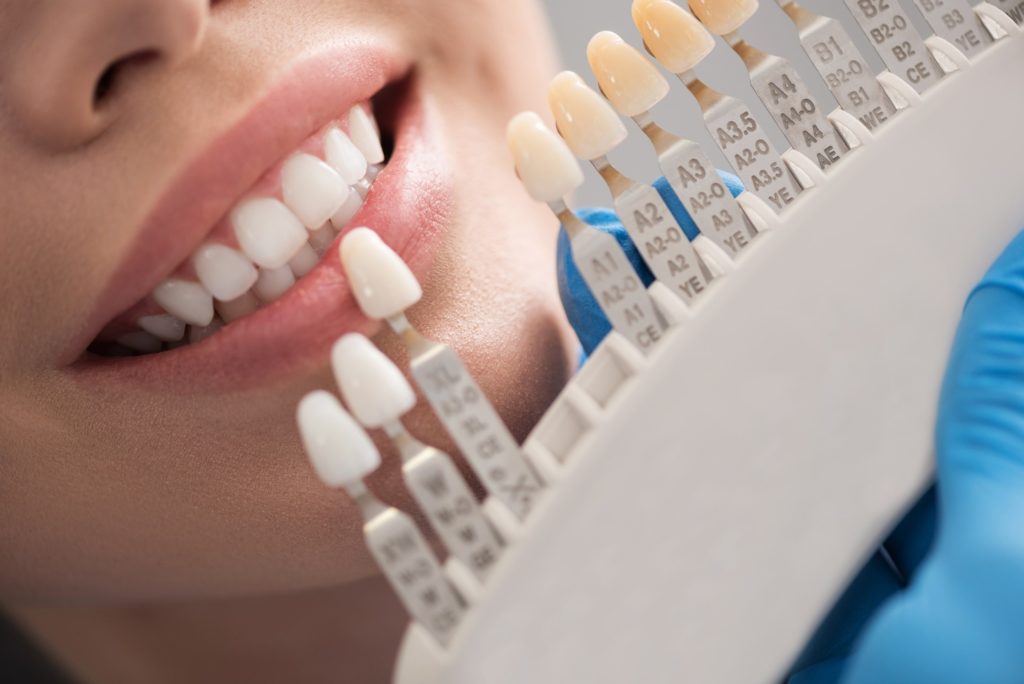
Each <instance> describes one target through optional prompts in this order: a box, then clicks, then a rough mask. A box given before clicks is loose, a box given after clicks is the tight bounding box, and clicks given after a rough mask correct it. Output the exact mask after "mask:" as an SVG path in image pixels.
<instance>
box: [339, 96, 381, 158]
mask: <svg viewBox="0 0 1024 684" xmlns="http://www.w3.org/2000/svg"><path fill="white" fill-rule="evenodd" d="M371 116H372V115H371V114H369V113H368V112H367V111H366V110H365V109H363V107H362V106H361V105H356V106H355V107H353V108H352V109H351V110H350V111H349V113H348V134H349V136H350V137H351V138H352V142H353V143H354V144H355V146H356V147H357V148H359V151H360V152H362V153H363V157H364V158H365V159H366V161H367V162H368V163H370V164H380V163H381V162H383V161H384V148H382V147H381V145H380V129H379V128H378V127H377V122H376V121H374V120H373V118H371Z"/></svg>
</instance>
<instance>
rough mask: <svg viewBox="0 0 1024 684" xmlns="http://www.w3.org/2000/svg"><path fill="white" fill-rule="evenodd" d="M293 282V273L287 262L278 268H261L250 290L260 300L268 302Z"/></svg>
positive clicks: (286, 289) (278, 295)
mask: <svg viewBox="0 0 1024 684" xmlns="http://www.w3.org/2000/svg"><path fill="white" fill-rule="evenodd" d="M294 284H295V275H294V274H293V273H292V269H291V268H289V267H288V265H287V264H285V265H284V266H281V267H280V268H261V269H260V275H259V277H258V278H257V279H256V284H255V285H253V286H252V291H253V292H254V293H255V294H256V296H257V297H259V299H260V301H261V302H264V303H270V302H272V301H274V300H275V299H277V298H278V297H280V296H281V295H283V294H284V293H285V292H287V291H288V288H290V287H291V286H292V285H294Z"/></svg>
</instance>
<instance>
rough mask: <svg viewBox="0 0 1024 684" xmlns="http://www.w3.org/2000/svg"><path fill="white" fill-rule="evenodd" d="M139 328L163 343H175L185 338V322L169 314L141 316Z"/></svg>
mask: <svg viewBox="0 0 1024 684" xmlns="http://www.w3.org/2000/svg"><path fill="white" fill-rule="evenodd" d="M138 324H139V327H140V328H142V329H143V330H145V331H146V332H148V333H149V334H150V335H152V336H154V337H156V338H157V339H161V340H163V341H164V342H177V341H178V340H180V339H181V338H183V337H184V336H185V321H183V320H181V319H180V318H177V317H175V316H172V315H170V314H154V315H152V316H143V317H142V318H140V319H139V320H138Z"/></svg>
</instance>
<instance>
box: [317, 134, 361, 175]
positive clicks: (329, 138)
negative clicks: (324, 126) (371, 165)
mask: <svg viewBox="0 0 1024 684" xmlns="http://www.w3.org/2000/svg"><path fill="white" fill-rule="evenodd" d="M324 157H325V158H326V159H327V163H328V164H330V165H331V168H333V169H334V170H335V171H337V172H338V175H339V176H341V178H342V180H344V181H345V183H347V184H348V185H355V184H356V183H357V182H358V181H360V180H362V179H363V177H364V176H365V175H366V170H367V164H366V157H364V156H363V153H362V152H360V151H359V148H358V147H356V146H355V144H354V143H353V142H352V139H351V138H349V137H348V136H347V135H345V132H344V131H342V130H341V129H340V128H332V129H331V130H329V131H327V135H326V136H325V137H324Z"/></svg>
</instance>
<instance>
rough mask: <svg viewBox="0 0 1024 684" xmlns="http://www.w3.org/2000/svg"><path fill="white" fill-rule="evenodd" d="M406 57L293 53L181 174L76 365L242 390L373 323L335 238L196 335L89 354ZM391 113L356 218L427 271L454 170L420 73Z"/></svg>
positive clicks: (80, 369)
mask: <svg viewBox="0 0 1024 684" xmlns="http://www.w3.org/2000/svg"><path fill="white" fill-rule="evenodd" d="M408 69H409V65H408V64H403V63H402V61H401V60H399V59H397V58H395V57H394V56H390V55H388V54H386V53H383V52H382V51H380V50H374V49H370V48H368V47H365V46H364V47H362V48H360V47H354V48H353V47H348V48H346V50H345V51H344V52H333V53H321V54H318V55H314V56H311V57H307V58H305V59H302V60H300V61H298V62H297V63H295V64H294V65H293V66H292V68H290V69H289V70H288V71H287V74H286V77H285V78H283V79H280V80H279V81H278V82H277V85H276V86H275V87H274V88H273V89H272V90H271V91H270V93H269V94H268V95H267V96H266V97H264V98H263V99H261V100H260V101H259V102H258V103H257V104H256V106H255V107H254V108H253V109H252V110H251V111H250V112H249V113H248V114H247V115H246V116H245V117H244V118H243V119H242V120H241V121H240V122H239V123H237V124H236V125H235V126H233V127H232V128H231V129H230V130H228V131H227V132H226V133H224V134H223V135H221V136H220V137H219V138H217V139H216V140H215V141H214V142H213V143H212V144H211V145H209V146H208V147H207V148H206V149H205V150H204V151H203V152H202V153H201V154H200V155H199V157H198V158H197V159H196V160H195V161H194V162H192V163H191V164H190V165H189V166H188V167H187V168H186V169H185V171H184V172H183V173H182V174H181V175H180V176H179V178H178V179H177V180H176V181H175V182H174V183H172V184H171V187H170V189H169V190H168V191H167V192H166V193H165V194H164V195H163V197H162V199H161V200H160V201H159V202H158V204H157V206H156V209H155V210H154V211H153V212H152V214H151V216H150V218H149V220H148V221H147V222H146V225H145V227H144V229H143V230H142V231H141V232H140V234H139V237H138V239H137V245H136V247H135V248H134V249H133V250H132V251H131V253H130V255H129V256H128V258H127V259H126V260H125V262H124V263H123V265H122V266H121V268H120V269H119V270H118V272H117V273H116V275H115V276H114V277H113V278H112V280H111V282H110V284H109V286H108V287H107V289H106V291H105V294H104V295H103V296H102V297H101V298H100V300H99V303H98V305H97V307H96V309H95V311H94V312H93V313H92V315H91V316H90V317H89V320H88V323H87V325H86V328H85V330H84V331H83V333H82V335H81V336H80V338H79V339H78V340H77V343H76V345H74V347H73V349H72V351H71V352H70V353H69V358H68V359H67V362H68V363H72V362H74V363H73V365H72V366H71V367H70V369H71V371H72V372H73V373H75V374H76V375H77V376H78V377H79V379H80V380H82V381H86V382H93V383H95V382H103V383H120V382H130V383H132V384H135V385H138V384H140V383H141V384H144V385H152V386H153V387H159V389H160V390H161V391H163V392H168V391H170V392H212V391H218V390H221V389H232V390H239V389H245V388H247V387H253V386H258V385H261V384H265V383H267V382H271V381H273V380H274V379H279V378H280V377H281V376H283V375H286V374H287V373H288V372H289V371H293V370H296V369H299V368H301V367H302V366H304V365H312V364H316V363H318V361H319V360H320V357H322V356H323V355H324V354H326V350H327V349H328V347H329V345H330V344H331V343H332V342H333V341H334V339H336V338H337V337H338V336H339V335H341V334H342V333H343V332H346V331H351V330H355V329H363V330H367V329H368V328H369V327H371V325H372V324H371V323H370V322H369V321H367V319H365V318H364V317H363V316H362V315H361V313H360V312H359V311H358V310H357V308H356V306H355V302H354V300H353V299H352V297H351V295H350V293H349V291H348V287H347V284H346V283H345V277H344V273H343V272H342V269H341V264H340V260H339V259H338V257H337V251H336V249H335V248H334V247H332V248H331V250H329V251H328V252H327V253H326V254H325V255H324V258H323V259H322V260H321V262H320V263H319V264H318V265H317V267H316V268H315V269H314V270H313V271H311V272H310V273H308V274H307V275H306V276H305V277H304V278H303V279H302V280H301V281H299V282H298V283H297V284H296V285H295V286H294V287H292V289H291V290H289V291H288V293H286V294H285V296H283V297H282V298H281V299H279V300H277V301H275V302H273V303H272V304H270V305H268V306H266V307H264V308H263V309H260V310H259V311H257V312H256V313H254V314H251V315H249V316H247V317H245V318H243V319H240V320H237V321H234V322H233V323H231V324H230V325H228V326H226V327H225V328H224V329H222V330H221V331H220V332H218V333H217V334H216V335H214V336H213V337H210V338H208V339H206V340H204V341H202V342H200V343H198V344H193V345H189V346H187V347H182V348H179V349H175V350H171V351H166V352H162V353H160V354H152V355H148V356H140V357H134V358H122V359H105V358H94V357H91V356H82V351H83V350H84V348H85V346H86V345H87V344H88V343H89V342H90V341H91V340H92V339H93V337H94V336H95V335H96V334H97V333H98V331H99V330H100V329H101V328H103V326H104V324H105V323H106V322H107V321H109V320H111V319H112V318H113V317H114V316H115V315H116V314H118V312H121V311H124V310H125V309H127V308H128V307H130V306H131V305H132V304H133V303H135V302H137V301H139V300H140V299H142V298H143V297H144V296H145V295H146V294H147V293H148V292H149V291H150V290H152V288H153V287H155V286H156V284H157V283H159V282H160V281H161V280H162V279H163V278H165V277H167V275H168V274H169V273H170V271H171V270H173V269H174V268H175V266H177V265H178V264H180V263H181V262H182V261H183V260H185V259H186V258H187V257H188V255H189V254H190V253H191V252H192V250H194V249H195V247H196V246H197V245H198V244H199V243H200V242H201V241H202V240H203V239H204V237H205V236H206V235H208V234H209V233H210V232H211V231H212V230H213V228H214V226H216V225H217V224H218V222H220V221H222V220H223V218H224V216H225V215H226V214H227V212H228V211H230V209H231V208H232V207H233V206H234V204H235V203H236V202H237V201H238V199H239V198H240V197H241V196H242V195H243V194H245V193H246V192H247V191H248V190H249V189H250V188H251V187H252V186H253V185H254V184H255V183H257V182H258V181H259V180H260V178H261V177H262V176H263V175H264V174H265V172H266V171H267V169H269V168H271V167H273V166H274V165H275V164H276V163H278V162H279V161H280V160H281V158H282V157H284V156H285V155H287V154H288V153H290V152H291V151H293V150H294V149H295V148H296V147H297V146H298V145H299V144H300V143H301V142H302V141H303V140H304V139H305V138H307V137H308V136H309V135H310V134H311V133H313V132H314V131H316V130H318V129H320V128H322V127H323V126H324V125H325V124H326V123H328V122H329V121H331V120H332V119H335V118H337V117H338V116H339V114H340V113H343V112H346V111H348V109H349V108H350V107H351V106H352V105H353V104H355V103H357V102H361V101H365V100H368V99H370V98H371V97H372V96H373V95H374V94H375V93H376V92H377V91H379V90H380V89H381V88H382V87H383V86H384V85H385V84H387V83H389V82H391V81H394V80H395V79H396V78H397V77H399V76H400V75H402V74H403V73H404V72H407V71H408ZM391 118H392V119H393V121H391V124H392V126H391V130H392V131H393V132H394V135H395V149H394V152H393V154H392V157H391V160H390V161H389V163H388V166H387V168H386V169H385V170H384V171H383V172H382V173H381V175H380V176H379V177H378V178H377V179H376V182H375V183H374V185H373V189H372V191H371V193H370V195H369V196H368V197H367V200H366V203H365V204H364V206H363V208H362V210H361V211H360V212H359V214H358V215H357V216H356V217H355V219H354V220H353V222H352V225H368V226H371V227H372V228H373V229H374V230H376V231H377V232H378V233H379V234H380V235H381V237H382V238H383V239H384V241H385V242H387V243H388V244H390V245H391V246H392V247H394V248H395V249H396V250H398V251H399V253H400V254H402V255H403V257H404V258H405V259H406V260H407V261H409V263H410V265H411V266H412V268H413V270H414V271H417V272H422V271H423V270H425V268H426V267H427V265H428V264H429V261H430V256H431V254H432V251H433V250H432V249H431V248H432V247H433V246H434V245H435V243H436V240H435V239H434V237H435V236H436V234H437V233H438V232H439V231H441V230H443V228H444V224H445V223H446V221H445V219H446V216H447V214H448V210H449V196H450V183H449V174H448V172H447V169H446V168H445V160H444V156H443V153H442V151H441V149H440V146H439V145H438V144H437V143H436V136H435V135H434V132H435V131H434V127H433V125H432V116H431V113H430V109H429V106H427V103H425V102H424V100H423V99H422V97H421V93H420V92H419V91H418V89H417V84H416V82H415V79H413V81H412V83H411V84H410V86H409V92H408V93H407V94H406V95H405V96H404V97H403V98H402V100H401V102H400V106H399V107H398V110H397V111H395V112H392V114H391ZM76 359H78V360H77V361H76Z"/></svg>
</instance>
